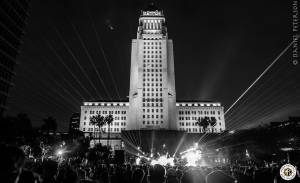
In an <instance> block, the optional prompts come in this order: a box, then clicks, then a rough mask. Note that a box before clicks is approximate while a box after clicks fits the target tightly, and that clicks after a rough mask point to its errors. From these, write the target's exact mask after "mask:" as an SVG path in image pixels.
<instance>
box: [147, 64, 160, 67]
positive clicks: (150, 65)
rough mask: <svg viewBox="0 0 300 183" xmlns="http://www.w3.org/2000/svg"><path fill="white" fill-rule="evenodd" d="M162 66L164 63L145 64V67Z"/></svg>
mask: <svg viewBox="0 0 300 183" xmlns="http://www.w3.org/2000/svg"><path fill="white" fill-rule="evenodd" d="M148 66H149V67H162V64H143V67H148Z"/></svg>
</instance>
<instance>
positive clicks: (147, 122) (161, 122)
mask: <svg viewBox="0 0 300 183" xmlns="http://www.w3.org/2000/svg"><path fill="white" fill-rule="evenodd" d="M159 122H160V124H163V123H164V122H163V121H143V125H145V124H147V125H150V124H152V125H154V124H157V125H158V124H159Z"/></svg>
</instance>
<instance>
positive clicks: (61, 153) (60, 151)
mask: <svg viewBox="0 0 300 183" xmlns="http://www.w3.org/2000/svg"><path fill="white" fill-rule="evenodd" d="M63 154H64V151H63V150H62V149H59V150H57V152H56V155H57V156H62V155H63Z"/></svg>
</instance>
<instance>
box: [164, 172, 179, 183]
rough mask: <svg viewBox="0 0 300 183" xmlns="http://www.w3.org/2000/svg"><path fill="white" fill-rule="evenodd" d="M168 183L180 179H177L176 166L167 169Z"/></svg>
mask: <svg viewBox="0 0 300 183" xmlns="http://www.w3.org/2000/svg"><path fill="white" fill-rule="evenodd" d="M166 183H179V180H178V179H177V173H176V170H175V169H174V168H170V169H168V170H167V175H166Z"/></svg>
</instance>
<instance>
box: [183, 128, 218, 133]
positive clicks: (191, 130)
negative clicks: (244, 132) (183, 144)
mask: <svg viewBox="0 0 300 183" xmlns="http://www.w3.org/2000/svg"><path fill="white" fill-rule="evenodd" d="M179 130H180V131H186V132H200V133H204V130H203V129H202V128H200V129H197V128H179ZM206 132H212V133H214V132H218V130H217V128H207V129H206ZM219 132H222V128H220V129H219Z"/></svg>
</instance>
